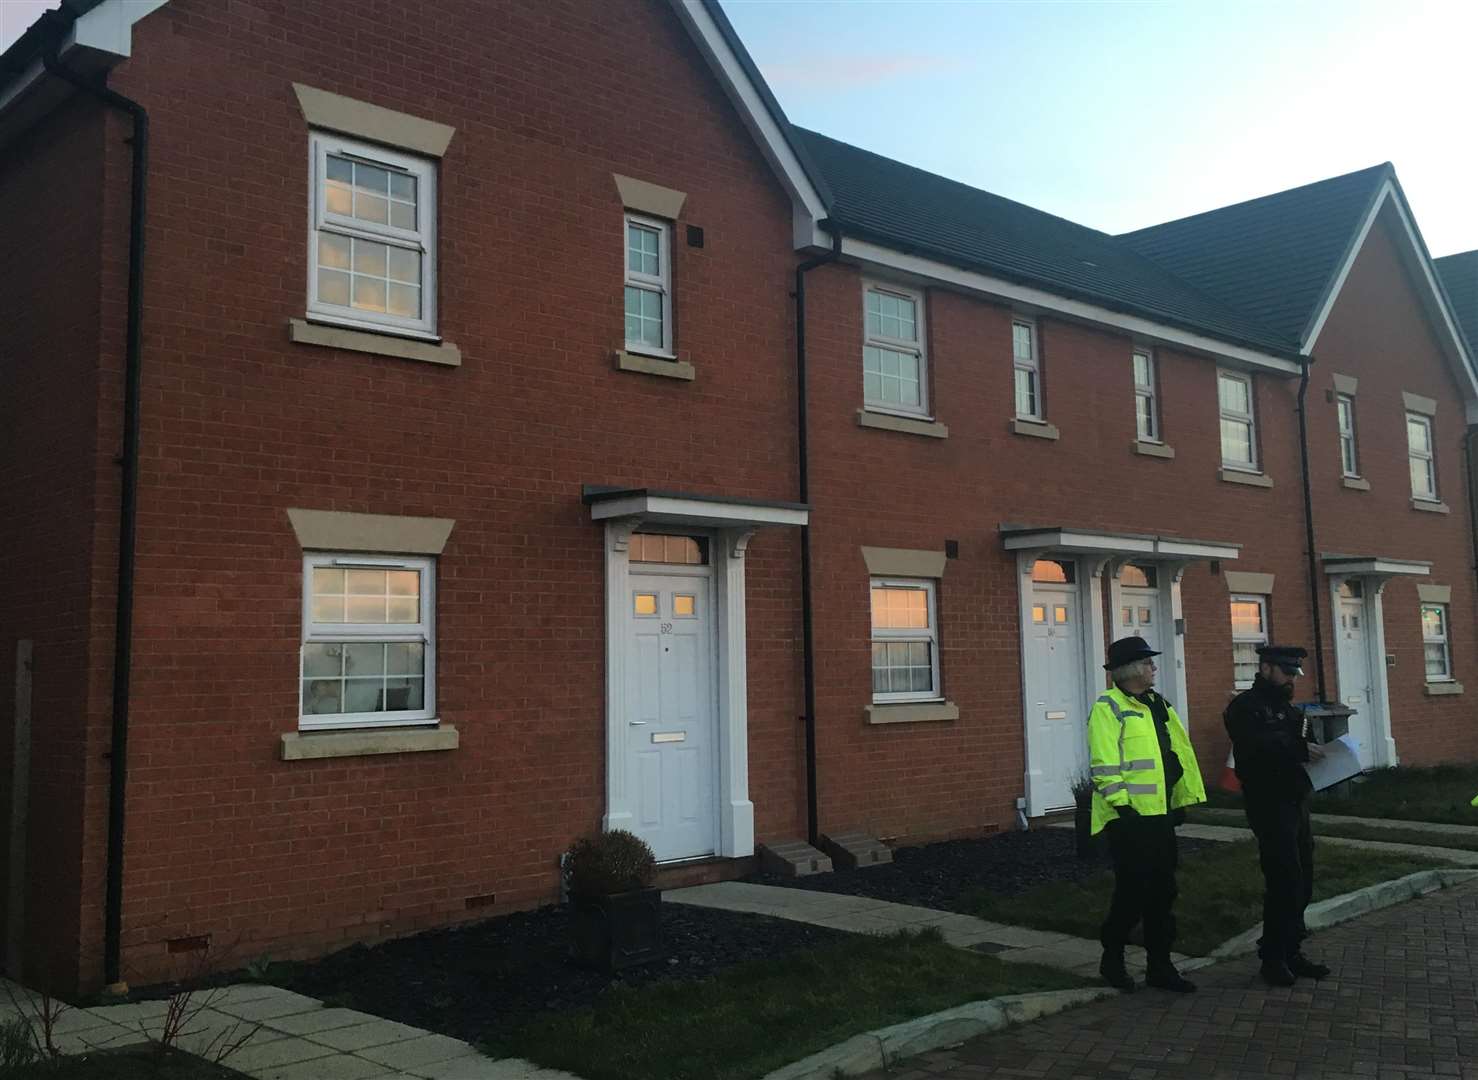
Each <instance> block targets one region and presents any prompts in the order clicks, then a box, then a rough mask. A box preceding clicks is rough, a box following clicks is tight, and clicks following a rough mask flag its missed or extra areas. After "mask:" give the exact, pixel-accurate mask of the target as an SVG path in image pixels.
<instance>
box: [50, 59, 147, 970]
mask: <svg viewBox="0 0 1478 1080" xmlns="http://www.w3.org/2000/svg"><path fill="white" fill-rule="evenodd" d="M42 62H43V63H44V64H45V66H46V70H47V72H48V73H50V74H52V75H55V76H56V77H57V78H59V79H61V80H63V81H64V82H69V83H71V84H72V85H73V86H75V87H77V89H79V90H81V91H82V92H83V93H85V94H89V95H91V96H92V97H94V98H96V99H97V100H99V101H101V102H102V103H103V104H104V105H108V106H110V107H111V108H114V109H120V110H122V111H123V112H126V113H128V114H129V116H131V117H132V118H133V137H132V139H130V140H129V141H130V142H132V144H133V173H132V178H131V181H130V185H131V186H130V195H129V205H128V330H127V337H126V339H125V343H124V377H123V378H124V391H123V454H122V457H121V458H120V460H119V464H120V465H121V466H122V467H123V481H122V501H121V505H120V509H119V515H118V605H117V611H116V613H115V618H114V636H113V739H112V745H111V747H110V749H109V753H108V864H107V885H106V898H105V906H104V909H103V981H104V982H106V983H107V984H109V985H113V984H116V983H118V982H119V981H120V975H119V971H120V959H121V954H122V939H123V811H124V804H125V801H126V800H125V798H124V793H125V785H126V784H127V782H128V684H129V676H130V674H131V673H132V665H133V587H134V552H135V547H136V535H137V532H138V491H139V383H140V377H141V372H142V367H143V365H142V356H141V352H142V333H141V324H142V320H143V312H144V210H145V203H144V195H145V186H146V182H147V179H148V172H149V114H148V112H146V111H145V109H144V107H143V106H142V105H140V104H139V103H138V102H137V101H134V100H133V99H131V98H126V97H124V96H123V95H122V94H120V93H118V92H117V91H115V90H110V89H108V88H107V87H106V86H103V85H100V84H97V83H92V82H89V81H87V80H86V79H84V78H83V77H82V76H80V75H78V74H77V73H76V72H75V71H71V70H69V69H67V68H65V67H63V66H62V64H61V61H60V60H59V59H58V57H57V46H56V45H55V44H53V45H52V46H51V48H50V49H48V50H47V51H46V52H45V53H44V54H42Z"/></svg>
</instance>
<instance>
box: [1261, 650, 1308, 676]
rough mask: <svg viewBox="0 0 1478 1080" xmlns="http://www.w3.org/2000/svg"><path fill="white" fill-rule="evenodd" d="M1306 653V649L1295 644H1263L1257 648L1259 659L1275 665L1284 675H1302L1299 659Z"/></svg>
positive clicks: (1301, 665) (1302, 670)
mask: <svg viewBox="0 0 1478 1080" xmlns="http://www.w3.org/2000/svg"><path fill="white" fill-rule="evenodd" d="M1308 655H1309V650H1308V649H1304V648H1300V647H1299V646H1297V645H1264V646H1262V647H1261V648H1259V649H1258V650H1257V658H1258V659H1259V660H1261V661H1262V662H1263V663H1264V664H1275V665H1277V666H1278V667H1279V668H1281V669H1282V670H1283V673H1284V674H1285V675H1302V674H1303V673H1304V669H1303V664H1301V663H1300V662H1299V661H1301V660H1302V659H1303V658H1304V657H1305V656H1308Z"/></svg>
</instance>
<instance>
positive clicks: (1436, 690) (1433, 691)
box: [1426, 682, 1463, 697]
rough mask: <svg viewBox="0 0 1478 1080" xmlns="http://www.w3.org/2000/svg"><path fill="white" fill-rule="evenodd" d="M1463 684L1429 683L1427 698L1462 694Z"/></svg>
mask: <svg viewBox="0 0 1478 1080" xmlns="http://www.w3.org/2000/svg"><path fill="white" fill-rule="evenodd" d="M1462 692H1463V684H1462V683H1460V682H1432V683H1427V690H1426V693H1427V697H1446V696H1447V695H1449V694H1461V693H1462Z"/></svg>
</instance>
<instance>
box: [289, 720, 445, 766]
mask: <svg viewBox="0 0 1478 1080" xmlns="http://www.w3.org/2000/svg"><path fill="white" fill-rule="evenodd" d="M460 741H461V740H460V738H459V736H458V735H457V729H456V728H454V727H452V726H451V725H450V724H441V725H439V726H437V727H403V728H369V729H361V730H358V731H293V732H289V733H288V734H286V735H283V736H282V746H281V757H282V760H283V761H310V760H316V759H319V758H341V757H368V756H370V755H372V754H418V753H423V752H425V751H428V750H455V749H456V748H457V746H458V745H459V743H460Z"/></svg>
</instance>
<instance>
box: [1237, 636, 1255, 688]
mask: <svg viewBox="0 0 1478 1080" xmlns="http://www.w3.org/2000/svg"><path fill="white" fill-rule="evenodd" d="M1257 665H1258V657H1257V644H1256V643H1255V642H1243V641H1239V642H1236V643H1235V644H1233V645H1232V676H1233V678H1234V679H1236V681H1237V685H1239V686H1251V685H1252V680H1253V677H1254V676H1256V675H1257Z"/></svg>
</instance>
